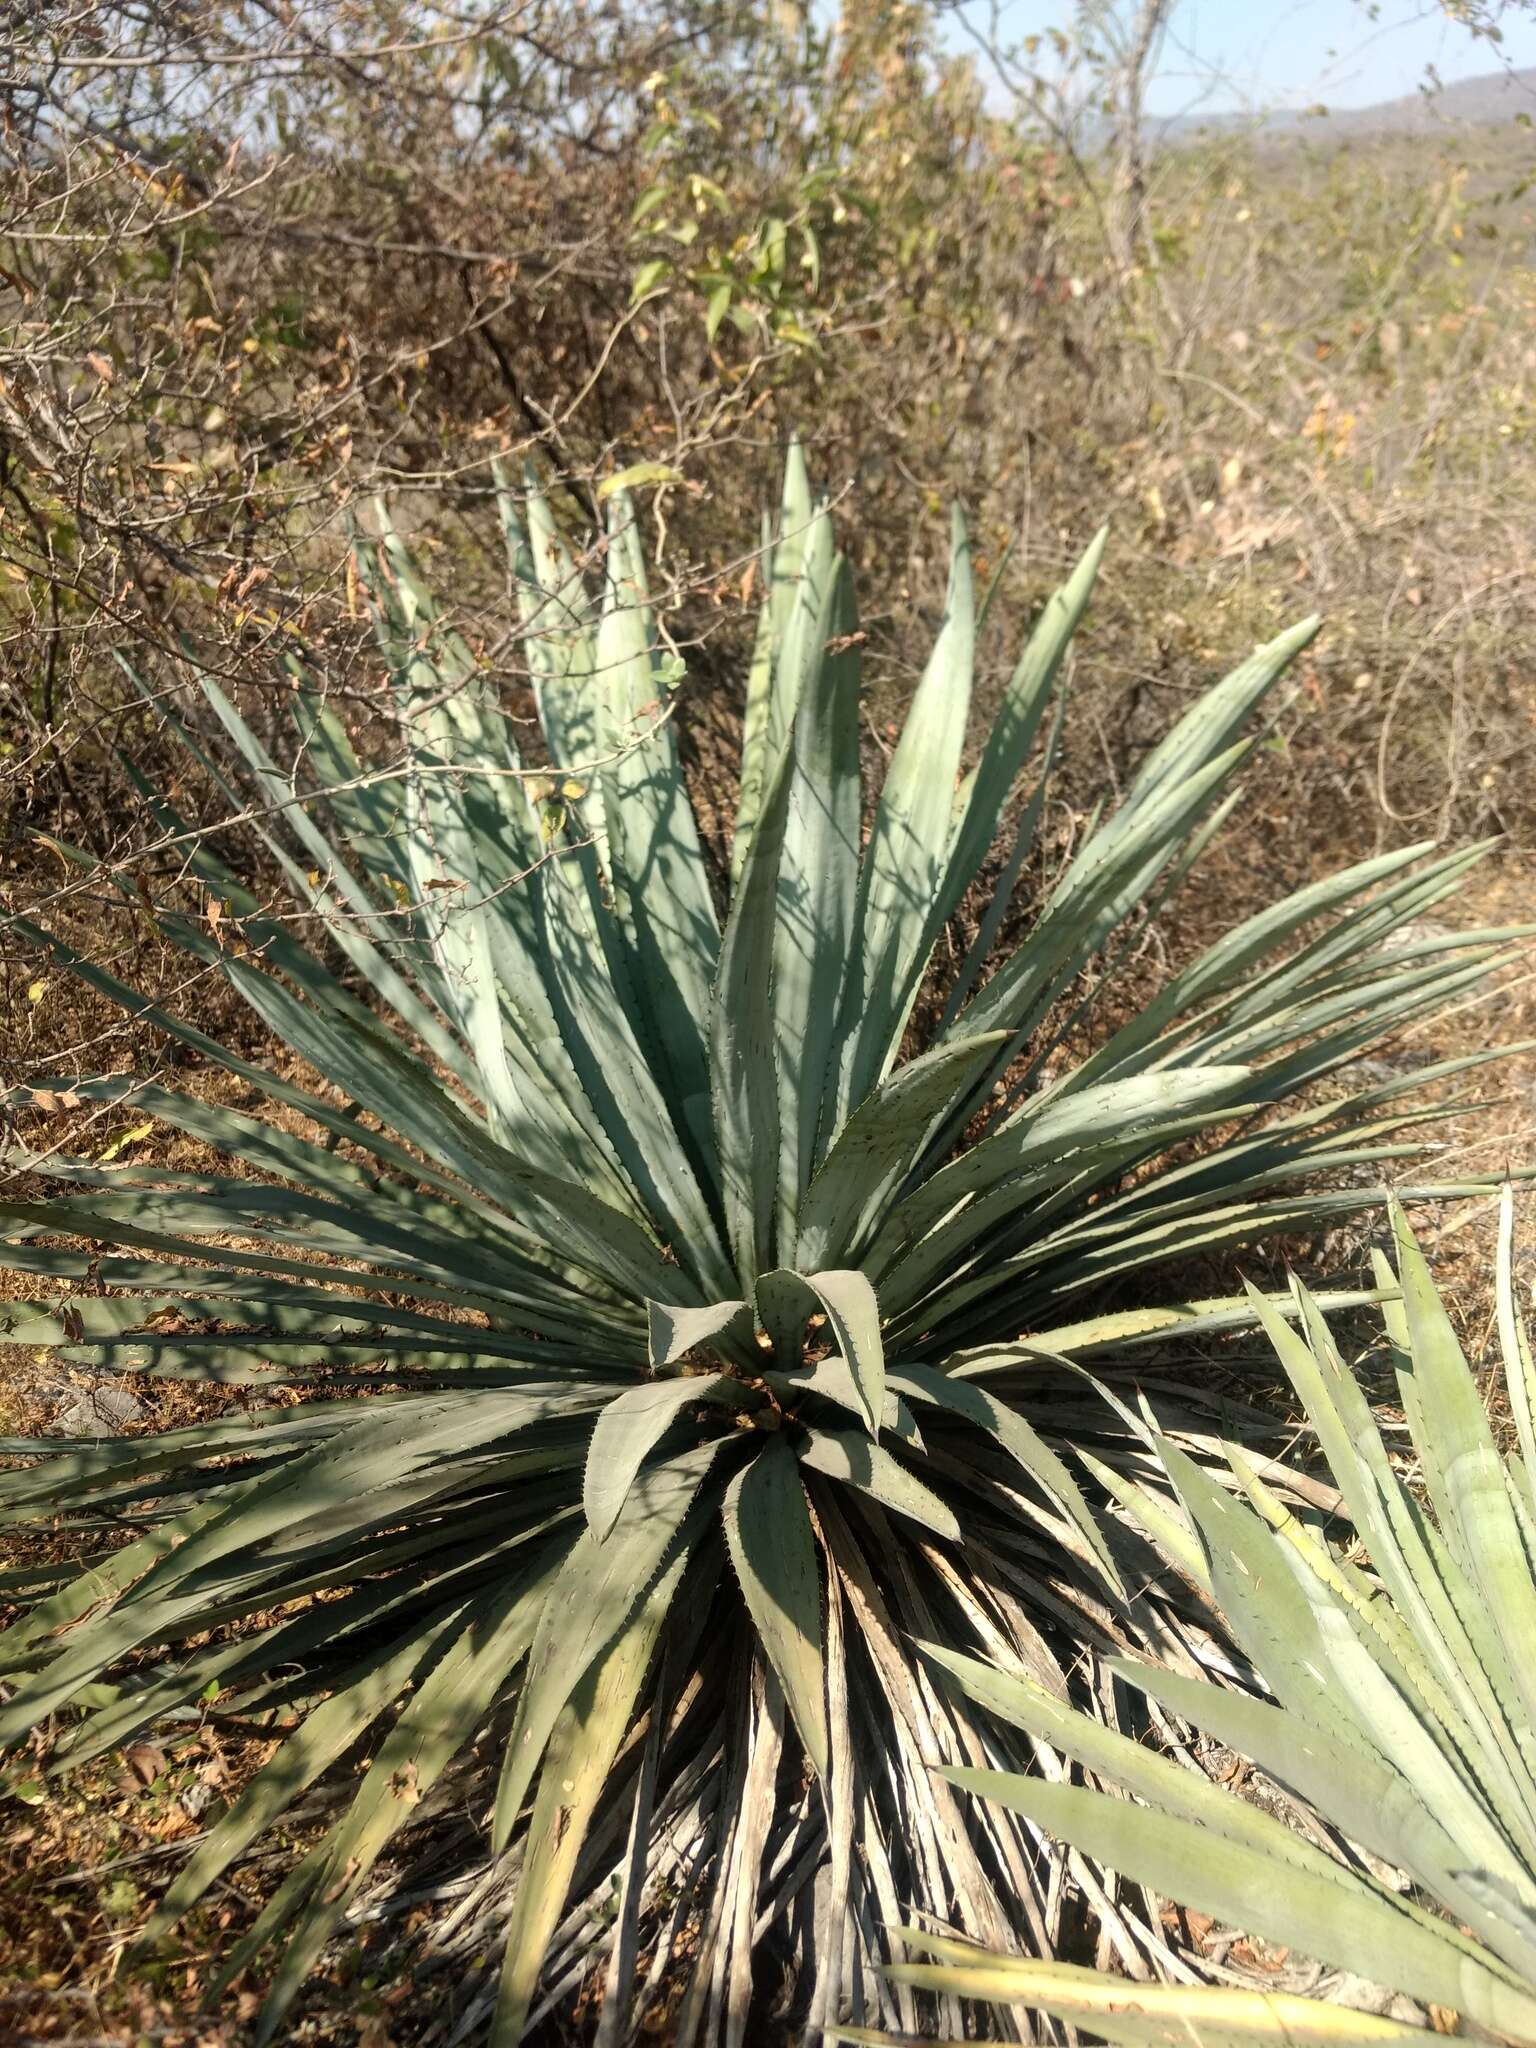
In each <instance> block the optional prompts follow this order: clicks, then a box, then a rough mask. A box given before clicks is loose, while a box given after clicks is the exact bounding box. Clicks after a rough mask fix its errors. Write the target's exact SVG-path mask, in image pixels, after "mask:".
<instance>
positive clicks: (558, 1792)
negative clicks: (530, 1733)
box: [491, 1556, 688, 2048]
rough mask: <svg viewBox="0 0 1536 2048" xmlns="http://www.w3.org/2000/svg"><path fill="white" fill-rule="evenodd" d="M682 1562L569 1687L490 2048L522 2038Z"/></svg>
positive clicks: (518, 1898) (544, 1775)
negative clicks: (546, 1957)
mask: <svg viewBox="0 0 1536 2048" xmlns="http://www.w3.org/2000/svg"><path fill="white" fill-rule="evenodd" d="M687 1562H688V1560H687V1558H686V1557H684V1556H679V1557H676V1558H674V1559H673V1561H672V1562H671V1564H670V1565H668V1566H667V1568H666V1569H665V1570H664V1571H663V1572H662V1574H661V1576H660V1578H659V1579H658V1580H657V1581H656V1583H655V1585H654V1586H653V1587H652V1588H651V1590H650V1592H649V1593H648V1594H647V1595H646V1597H645V1599H644V1600H643V1602H642V1603H641V1606H640V1608H639V1611H638V1612H637V1614H636V1615H635V1618H634V1619H633V1620H632V1621H631V1622H630V1623H629V1624H628V1625H627V1626H626V1627H625V1628H624V1629H623V1630H622V1631H621V1632H620V1634H619V1635H618V1637H617V1638H616V1640H615V1641H614V1643H613V1645H612V1647H611V1648H610V1649H609V1650H607V1651H606V1652H605V1653H604V1654H603V1656H602V1657H601V1659H600V1660H599V1661H598V1662H597V1663H595V1664H593V1665H592V1666H591V1667H590V1668H589V1669H588V1670H587V1672H586V1674H585V1675H584V1676H583V1677H582V1678H581V1680H580V1681H579V1683H578V1684H577V1685H576V1687H575V1689H574V1691H573V1692H572V1694H571V1697H570V1698H569V1700H567V1702H566V1704H565V1706H564V1707H563V1708H562V1710H561V1712H560V1716H559V1719H558V1720H557V1721H556V1723H555V1727H554V1732H553V1734H552V1735H551V1737H550V1742H549V1748H548V1750H547V1751H546V1753H545V1758H544V1768H543V1769H542V1771H541V1772H540V1773H539V1789H538V1793H537V1796H536V1797H535V1800H534V1805H533V1815H532V1818H531V1820H530V1822H529V1826H528V1838H527V1840H528V1846H527V1849H526V1851H525V1853H524V1856H523V1867H522V1869H521V1870H520V1871H519V1873H518V1879H517V1891H516V1894H515V1896H514V1898H513V1903H512V1919H511V1924H510V1926H509V1928H508V1930H507V1948H506V1956H505V1959H504V1961H503V1963H502V1971H501V1983H500V1987H499V1991H498V1995H497V2001H496V2016H495V2020H494V2022H493V2025H492V2028H491V2042H492V2048H517V2043H518V2042H519V2041H521V2040H522V2038H523V2030H524V2028H525V2026H526V2024H527V2020H528V2009H529V2006H530V2005H531V2004H532V2001H533V1994H534V1991H535V1989H536V1987H537V1984H538V1978H539V1969H540V1965H541V1964H542V1963H543V1960H544V1952H545V1950H546V1949H547V1948H548V1946H549V1941H550V1936H551V1935H552V1934H553V1933H554V1929H555V1923H556V1921H557V1920H558V1919H559V1917H560V1910H561V1908H562V1906H563V1905H564V1904H565V1898H566V1894H567V1892H568V1891H569V1890H570V1885H571V1876H572V1873H573V1872H574V1870H575V1867H576V1859H577V1857H578V1856H579V1855H580V1853H581V1847H582V1843H583V1842H584V1841H585V1839H586V1834H587V1829H588V1827H589V1826H590V1824H591V1820H592V1815H593V1813H594V1811H595V1809H596V1807H597V1804H598V1802H599V1800H600V1799H601V1797H602V1795H603V1792H604V1790H605V1789H606V1786H607V1781H608V1773H609V1771H610V1769H611V1768H612V1765H613V1760H614V1758H615V1757H616V1756H617V1754H618V1751H619V1745H620V1744H621V1743H622V1742H623V1740H624V1737H625V1735H626V1734H627V1733H628V1730H629V1725H630V1721H631V1718H632V1716H633V1714H634V1709H635V1701H636V1698H637V1697H638V1695H639V1691H640V1687H641V1685H642V1683H643V1681H644V1679H645V1675H646V1672H647V1670H648V1669H649V1667H650V1663H651V1658H652V1656H653V1654H654V1652H655V1647H656V1639H657V1637H658V1635H659V1634H660V1633H661V1629H662V1626H663V1624H664V1623H665V1621H666V1619H667V1615H668V1613H669V1611H670V1609H671V1606H672V1602H673V1600H674V1598H675V1596H676V1593H677V1589H678V1586H679V1584H680V1582H681V1580H682V1577H683V1573H684V1570H685V1569H686V1566H687Z"/></svg>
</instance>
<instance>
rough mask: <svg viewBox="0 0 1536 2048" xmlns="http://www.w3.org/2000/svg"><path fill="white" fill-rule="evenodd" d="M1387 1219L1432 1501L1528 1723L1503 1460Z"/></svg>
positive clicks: (1418, 1271) (1518, 1578) (1520, 1584)
mask: <svg viewBox="0 0 1536 2048" xmlns="http://www.w3.org/2000/svg"><path fill="white" fill-rule="evenodd" d="M1392 1221H1393V1230H1394V1234H1395V1236H1396V1239H1397V1250H1398V1271H1399V1274H1400V1277H1401V1280H1402V1289H1403V1308H1404V1312H1405V1314H1406V1316H1407V1320H1408V1338H1409V1356H1410V1359H1411V1370H1412V1376H1413V1384H1414V1390H1415V1392H1416V1394H1417V1396H1418V1400H1419V1404H1420V1410H1421V1412H1422V1415H1423V1418H1424V1435H1425V1437H1426V1438H1427V1439H1430V1440H1432V1441H1433V1442H1434V1444H1435V1451H1436V1457H1437V1460H1438V1463H1439V1467H1440V1470H1441V1471H1442V1472H1443V1474H1444V1488H1443V1492H1442V1494H1441V1497H1440V1498H1439V1499H1438V1500H1437V1502H1436V1507H1437V1509H1438V1510H1439V1521H1440V1526H1441V1528H1442V1530H1443V1532H1444V1534H1445V1536H1446V1538H1447V1541H1448V1543H1449V1545H1450V1548H1451V1550H1452V1551H1453V1552H1454V1553H1455V1554H1456V1555H1457V1557H1458V1558H1459V1560H1460V1562H1461V1564H1462V1566H1463V1568H1464V1569H1465V1571H1466V1572H1467V1575H1468V1577H1469V1578H1470V1579H1471V1580H1472V1581H1473V1583H1474V1585H1475V1587H1476V1590H1477V1594H1478V1597H1479V1599H1480V1601H1481V1602H1482V1604H1483V1606H1484V1610H1485V1611H1486V1612H1487V1613H1488V1614H1489V1615H1491V1617H1492V1618H1493V1620H1494V1622H1495V1624H1496V1626H1497V1628H1498V1632H1499V1635H1500V1637H1501V1638H1502V1640H1503V1642H1504V1644H1505V1647H1506V1649H1507V1651H1508V1652H1509V1656H1510V1664H1511V1669H1512V1670H1513V1672H1514V1676H1515V1679H1516V1682H1517V1684H1518V1685H1519V1688H1520V1694H1521V1698H1522V1700H1523V1702H1524V1707H1525V1713H1526V1716H1527V1717H1529V1718H1528V1720H1527V1725H1528V1726H1529V1725H1530V1722H1531V1720H1536V1673H1533V1672H1532V1669H1531V1660H1530V1654H1529V1651H1530V1645H1531V1643H1532V1642H1536V1579H1533V1577H1532V1573H1531V1561H1530V1558H1529V1557H1528V1556H1527V1554H1526V1549H1525V1543H1524V1539H1523V1536H1522V1533H1521V1529H1520V1524H1519V1521H1518V1519H1517V1517H1516V1514H1515V1510H1514V1504H1513V1502H1512V1501H1511V1499H1510V1496H1509V1491H1508V1488H1507V1486H1506V1484H1505V1479H1504V1467H1503V1461H1502V1460H1501V1459H1500V1457H1499V1454H1498V1452H1497V1451H1496V1450H1495V1448H1494V1443H1493V1436H1492V1433H1491V1431H1490V1430H1489V1427H1488V1418H1487V1415H1486V1413H1485V1412H1484V1409H1483V1404H1482V1400H1481V1398H1480V1396H1479V1394H1478V1391H1477V1387H1476V1383H1475V1382H1474V1380H1473V1378H1472V1375H1471V1373H1470V1372H1469V1371H1468V1369H1467V1363H1466V1360H1465V1358H1464V1357H1463V1356H1462V1351H1461V1346H1460V1345H1459V1344H1458V1343H1457V1341H1456V1333H1455V1331H1454V1330H1453V1329H1452V1327H1451V1320H1450V1317H1449V1316H1448V1315H1447V1314H1446V1311H1445V1307H1444V1304H1443V1303H1442V1302H1441V1300H1440V1297H1439V1295H1438V1294H1437V1293H1436V1292H1435V1286H1434V1282H1433V1280H1432V1279H1431V1278H1430V1274H1429V1268H1428V1266H1427V1265H1426V1264H1425V1261H1424V1255H1423V1253H1422V1252H1421V1251H1420V1250H1419V1248H1418V1246H1417V1244H1416V1243H1415V1242H1414V1240H1413V1236H1412V1233H1411V1232H1410V1231H1409V1229H1408V1225H1407V1222H1406V1221H1405V1219H1404V1217H1403V1214H1402V1211H1401V1210H1400V1209H1394V1212H1393V1219H1392Z"/></svg>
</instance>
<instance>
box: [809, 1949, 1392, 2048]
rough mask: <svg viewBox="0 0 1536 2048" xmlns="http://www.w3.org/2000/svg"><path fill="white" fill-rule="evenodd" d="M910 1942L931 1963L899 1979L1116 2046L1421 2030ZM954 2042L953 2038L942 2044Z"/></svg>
mask: <svg viewBox="0 0 1536 2048" xmlns="http://www.w3.org/2000/svg"><path fill="white" fill-rule="evenodd" d="M898 1938H899V1939H900V1940H901V1941H902V1942H903V1944H904V1945H905V1946H906V1947H907V1948H908V1949H909V1950H915V1951H916V1952H917V1953H918V1954H919V1955H928V1956H931V1957H933V1958H934V1959H935V1960H934V1961H932V1962H929V1963H901V1964H897V1965H895V1966H894V1967H893V1968H892V1970H891V1972H890V1974H891V1975H892V1977H893V1978H895V1979H896V1980H897V1981H898V1982H900V1983H904V1984H911V1985H915V1986H917V1987H919V1988H921V1989H924V1990H929V1991H952V1992H954V1993H956V1994H958V1995H959V1996H960V1997H963V1998H985V1999H993V2000H998V2001H1002V2002H1005V2003H1007V2004H1010V2005H1028V2006H1034V2007H1037V2008H1038V2009H1039V2010H1040V2011H1042V2012H1047V2013H1049V2014H1050V2015H1051V2017H1052V2018H1053V2019H1058V2020H1061V2021H1063V2022H1065V2023H1066V2024H1068V2025H1079V2026H1083V2027H1085V2028H1086V2029H1087V2030H1088V2031H1089V2032H1091V2033H1094V2034H1097V2035H1099V2036H1100V2037H1101V2038H1102V2039H1103V2040H1105V2041H1109V2042H1113V2043H1115V2044H1116V2048H1120V2044H1124V2048H1144V2044H1145V2048H1260V2044H1264V2043H1269V2042H1283V2043H1285V2044H1286V2048H1293V2044H1294V2048H1301V2044H1303V2043H1317V2044H1319V2048H1321V2044H1326V2043H1330V2042H1337V2043H1347V2044H1349V2048H1355V2044H1356V2043H1361V2044H1365V2043H1368V2042H1372V2041H1396V2042H1408V2041H1422V2040H1423V2033H1422V2030H1421V2029H1419V2028H1417V2027H1413V2026H1408V2025H1405V2024H1403V2023H1402V2022H1400V2021H1397V2020H1388V2019H1380V2018H1378V2017H1377V2016H1376V2015H1375V2014H1374V2013H1359V2012H1354V2011H1350V2010H1348V2009H1345V2008H1342V2007H1340V2006H1336V2005H1329V2004H1325V2003H1324V2002H1323V2001H1321V2000H1319V1999H1310V1998H1296V1997H1292V1996H1290V1995H1289V1994H1288V1993H1286V1992H1278V1991H1251V1990H1247V1989H1240V1988H1235V1987H1231V1986H1227V1985H1219V1986H1218V1985H1200V1986H1199V1987H1194V1988H1192V1987H1190V1986H1187V1985H1182V1984H1138V1983H1131V1982H1128V1981H1127V1980H1126V1979H1125V1978H1123V1977H1110V1976H1107V1975H1105V1974H1104V1973H1102V1972H1100V1971H1097V1970H1089V1969H1084V1968H1082V1967H1081V1966H1079V1965H1077V1964H1073V1963H1056V1962H1040V1961H1037V1960H1036V1959H1035V1958H1034V1957H1032V1956H1002V1955H992V1954H989V1953H988V1952H987V1951H986V1950H983V1949H976V1948H973V1947H971V1946H970V1945H969V1944H967V1943H964V1942H958V1941H946V1940H943V1939H942V1938H940V1937H938V1936H930V1935H926V1934H924V1933H922V1932H920V1931H919V1930H917V1929H915V1928H911V1929H909V1928H903V1929H900V1930H898ZM829 2038H830V2039H834V2040H843V2041H868V2042H875V2041H881V2040H888V2039H889V2038H890V2037H889V2036H886V2035H878V2034H871V2033H867V2032H865V2031H864V2030H863V2029H862V2028H853V2029H835V2030H833V2031H832V2032H831V2034H830V2035H829ZM948 2048H956V2044H948Z"/></svg>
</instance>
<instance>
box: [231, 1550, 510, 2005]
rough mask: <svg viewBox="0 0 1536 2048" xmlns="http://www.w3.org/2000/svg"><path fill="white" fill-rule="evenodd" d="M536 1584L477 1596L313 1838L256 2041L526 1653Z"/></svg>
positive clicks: (314, 1960)
mask: <svg viewBox="0 0 1536 2048" xmlns="http://www.w3.org/2000/svg"><path fill="white" fill-rule="evenodd" d="M543 1590H544V1586H543V1582H542V1580H535V1581H534V1583H533V1585H532V1586H531V1587H530V1586H529V1585H528V1584H527V1583H526V1582H525V1581H523V1580H522V1579H521V1578H519V1579H517V1580H515V1581H514V1582H513V1583H512V1584H511V1585H510V1586H507V1587H504V1588H502V1589H500V1590H498V1591H495V1592H492V1593H491V1594H489V1595H486V1596H484V1597H483V1598H482V1599H481V1600H480V1601H478V1602H477V1603H476V1604H475V1606H474V1607H473V1608H472V1610H471V1612H470V1614H469V1615H468V1616H467V1617H466V1626H465V1627H464V1628H463V1630H462V1631H461V1633H460V1634H459V1636H458V1638H457V1640H456V1641H455V1642H454V1643H452V1645H451V1646H450V1647H449V1648H448V1650H447V1651H446V1652H445V1653H444V1655H443V1656H442V1657H441V1658H440V1659H439V1660H438V1662H437V1663H436V1664H435V1665H434V1667H433V1668H432V1670H431V1671H430V1672H429V1673H428V1675H427V1677H426V1678H425V1679H424V1680H423V1682H422V1684H421V1686H420V1688H419V1690H418V1691H417V1692H415V1693H414V1694H413V1695H412V1696H411V1698H410V1699H409V1701H408V1702H407V1703H406V1706H405V1708H404V1709H403V1711H402V1712H401V1714H400V1717H399V1719H398V1720H397V1721H396V1722H395V1724H394V1726H393V1728H391V1730H390V1732H389V1734H388V1735H387V1736H386V1737H385V1739H384V1742H383V1744H382V1746H381V1747H380V1750H379V1753H378V1755H377V1756H376V1757H375V1758H374V1760H373V1762H372V1763H371V1764H370V1765H369V1767H368V1770H367V1772H366V1773H365V1775H364V1778H363V1782H362V1784H361V1786H360V1788H359V1790H358V1792H357V1795H356V1797H355V1798H354V1799H353V1801H352V1804H351V1806H350V1807H349V1809H348V1810H347V1813H346V1814H345V1816H344V1817H343V1819H342V1820H340V1821H339V1822H338V1823H337V1824H336V1826H335V1827H334V1828H333V1829H332V1830H331V1832H330V1834H329V1835H328V1836H327V1837H326V1839H325V1842H324V1843H323V1844H322V1845H321V1864H320V1869H319V1870H318V1871H317V1872H316V1873H315V1876H314V1878H313V1879H312V1881H311V1889H310V1893H309V1896H308V1897H307V1898H306V1899H305V1900H304V1901H303V1902H302V1903H299V1902H295V1903H296V1907H297V1911H296V1915H295V1917H296V1925H295V1927H294V1931H293V1933H292V1935H291V1936H290V1938H289V1941H288V1944H287V1946H286V1948H285V1949H284V1951H283V1956H282V1960H281V1962H280V1963H279V1965H278V1967H277V1970H276V1971H275V1973H274V1975H273V1978H272V1984H271V1988H270V1989H269V1991H268V1993H267V1996H266V1998H265V2000H264V2001H263V2004H262V2008H261V2012H260V2014H259V2015H258V2017H257V2022H256V2038H257V2040H258V2041H259V2042H262V2043H265V2042H267V2041H270V2040H271V2039H272V2038H273V2037H274V2035H275V2033H276V2031H277V2029H278V2027H279V2026H280V2025H281V2023H282V2021H283V2017H284V2015H285V2013H286V2012H287V2009H288V2007H289V2005H290V2004H291V2003H292V2001H293V1998H294V1996H295V1994H296V1993H297V1992H298V1990H299V1987H300V1985H301V1984H302V1983H303V1980H304V1978H305V1977H306V1976H307V1975H308V1973H309V1971H310V1969H311V1968H312V1967H313V1965H314V1963H315V1962H316V1961H317V1960H318V1958H319V1955H320V1952H321V1950H322V1949H323V1947H324V1945H325V1942H326V1940H327V1939H328V1937H329V1935H330V1933H331V1931H332V1929H333V1928H334V1927H335V1926H336V1924H337V1922H338V1921H339V1920H340V1919H341V1917H342V1915H343V1914H344V1913H346V1912H347V1910H348V1909H349V1908H350V1906H351V1904H352V1902H353V1901H354V1900H355V1899H356V1897H357V1895H358V1892H359V1890H360V1889H361V1887H362V1885H363V1884H364V1882H365V1881H366V1879H367V1876H368V1873H369V1872H370V1871H371V1870H372V1868H373V1866H374V1864H375V1862H376V1861H377V1860H378V1858H379V1856H380V1855H381V1854H382V1853H383V1851H384V1849H385V1847H386V1846H387V1844H388V1842H389V1840H390V1838H391V1836H392V1835H394V1834H395V1833H396V1831H397V1830H398V1829H399V1828H401V1827H403V1826H404V1825H405V1824H406V1822H407V1821H409V1820H410V1818H411V1815H412V1813H413V1811H414V1809H415V1808H416V1806H417V1805H419V1804H420V1802H421V1800H422V1799H423V1798H424V1797H425V1796H426V1794H427V1793H428V1792H429V1791H430V1790H431V1788H432V1786H433V1785H434V1784H435V1783H436V1781H437V1779H438V1777H439V1776H440V1775H441V1774H442V1772H443V1771H444V1769H446V1767H447V1765H448V1764H449V1763H450V1762H451V1761H452V1758H453V1756H454V1754H455V1753H456V1752H457V1751H458V1750H459V1749H460V1748H461V1747H462V1746H463V1744H464V1743H465V1742H467V1741H468V1740H469V1738H470V1737H471V1736H472V1735H473V1733H474V1731H475V1729H476V1728H477V1727H478V1725H479V1724H480V1722H481V1721H482V1720H483V1719H484V1718H485V1716H486V1715H487V1714H488V1713H489V1711H490V1709H491V1706H492V1704H493V1702H494V1701H495V1699H496V1697H497V1695H498V1693H499V1692H500V1690H501V1688H502V1686H503V1685H504V1684H505V1682H506V1679H507V1676H508V1674H509V1673H510V1672H511V1671H512V1670H513V1669H514V1668H515V1667H516V1665H517V1664H518V1663H519V1662H520V1661H521V1660H522V1658H523V1657H524V1656H525V1655H526V1654H527V1650H528V1643H529V1638H530V1637H531V1635H532V1633H533V1626H534V1621H535V1619H536V1617H537V1613H538V1600H539V1598H540V1596H541V1595H542V1593H543ZM274 1931H275V1930H274Z"/></svg>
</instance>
